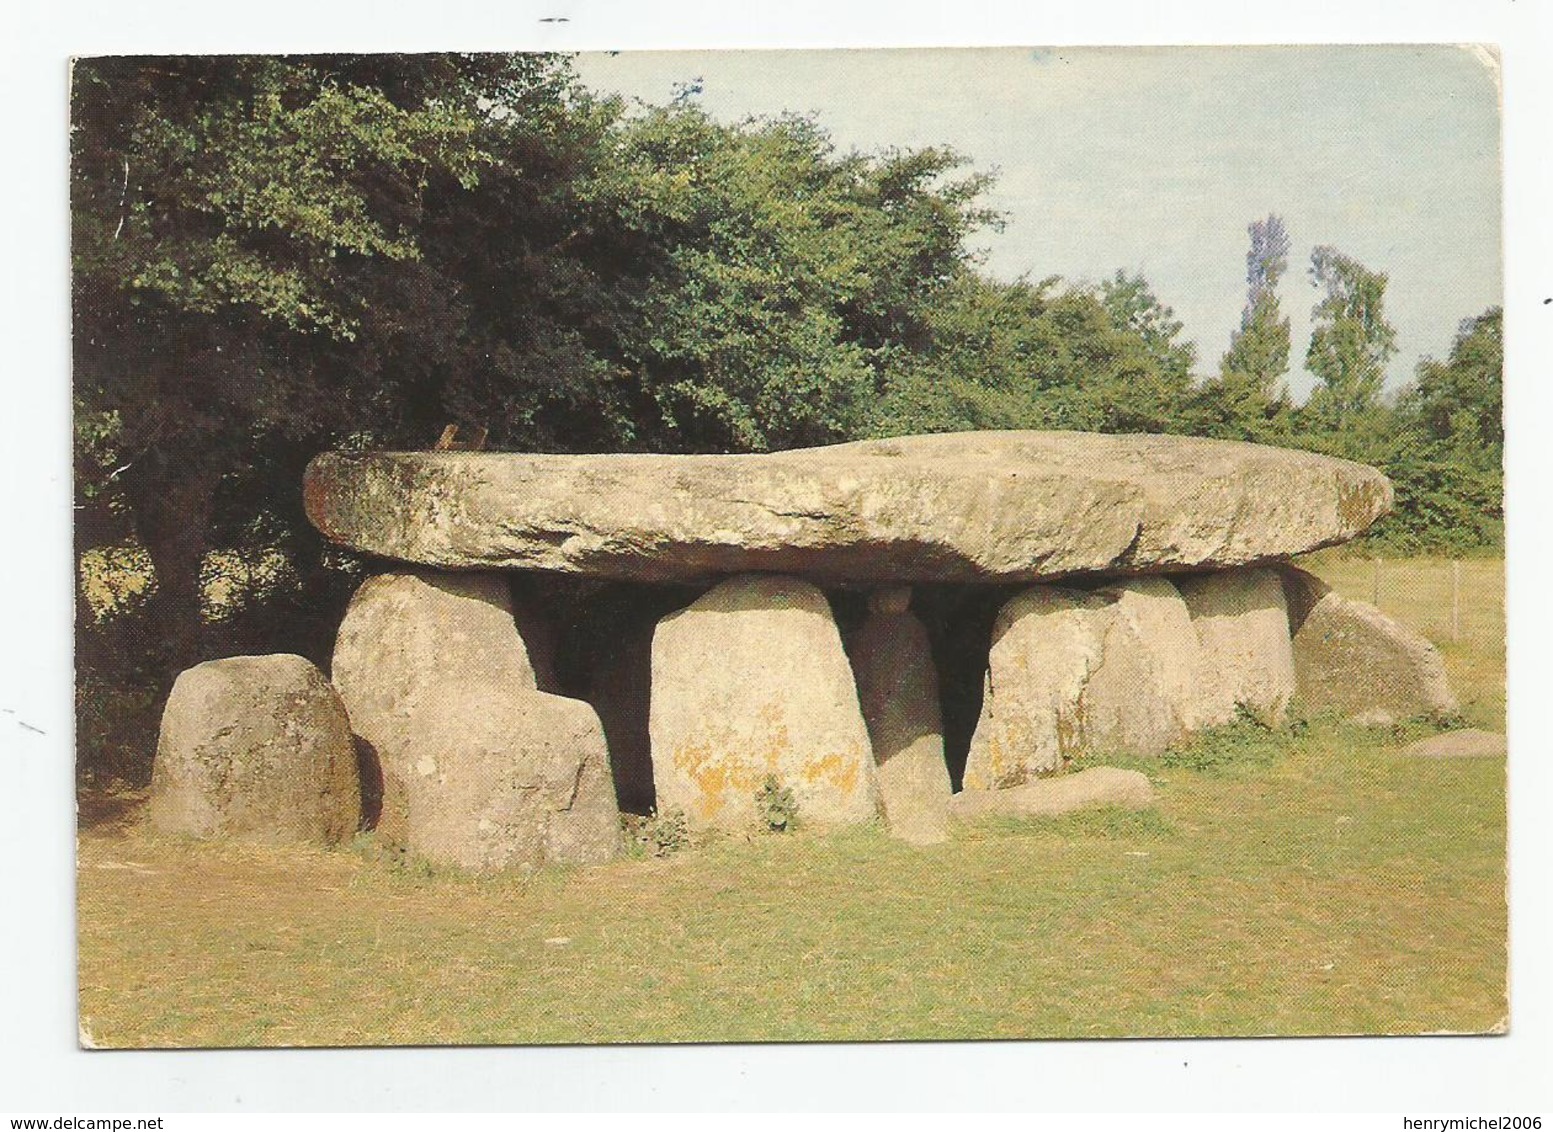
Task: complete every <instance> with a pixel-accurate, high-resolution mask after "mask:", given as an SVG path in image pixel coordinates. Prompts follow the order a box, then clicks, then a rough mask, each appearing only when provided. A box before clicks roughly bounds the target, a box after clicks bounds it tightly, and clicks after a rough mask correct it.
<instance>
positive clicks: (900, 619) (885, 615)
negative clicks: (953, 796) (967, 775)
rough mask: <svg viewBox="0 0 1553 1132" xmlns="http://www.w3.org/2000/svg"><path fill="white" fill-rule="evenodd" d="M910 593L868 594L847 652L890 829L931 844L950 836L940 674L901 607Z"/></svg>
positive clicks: (922, 632) (918, 627) (921, 633)
mask: <svg viewBox="0 0 1553 1132" xmlns="http://www.w3.org/2000/svg"><path fill="white" fill-rule="evenodd" d="M910 597H911V593H910V591H909V590H908V589H906V588H905V587H898V588H890V589H886V590H882V591H877V592H876V593H875V594H874V595H872V596H871V598H870V600H869V617H868V620H867V621H865V622H864V623H863V625H862V627H861V628H860V629H859V630H858V631H857V632H856V634H854V635H853V637H852V639H851V640H850V641H849V642H848V644H849V648H848V652H849V654H850V656H851V658H852V670H853V672H854V673H855V674H856V677H857V694H858V701H859V703H860V704H861V706H862V709H863V719H864V721H865V722H866V723H867V724H868V735H869V738H870V739H871V740H872V742H873V752H874V767H875V770H876V772H877V774H878V778H879V795H880V798H881V800H882V802H883V805H884V816H885V820H886V822H887V823H888V824H889V829H890V833H891V834H892V835H893V836H895V837H898V838H900V839H901V840H903V841H909V842H911V843H913V844H916V845H934V844H938V843H939V842H942V841H946V840H948V838H949V796H950V793H951V787H950V783H949V767H948V766H947V765H946V764H945V762H944V728H943V722H942V720H941V719H940V717H939V708H938V673H937V672H936V671H935V669H934V667H933V656H932V651H931V648H930V646H929V643H928V635H927V630H926V629H925V628H924V627H923V625H922V622H920V621H918V620H917V618H916V617H915V616H913V615H912V613H911V612H910V611H909V609H908V608H907V606H908V603H909V601H910Z"/></svg>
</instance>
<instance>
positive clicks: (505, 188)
mask: <svg viewBox="0 0 1553 1132" xmlns="http://www.w3.org/2000/svg"><path fill="white" fill-rule="evenodd" d="M693 93H694V92H693V91H691V90H689V89H688V88H687V91H686V92H685V97H680V98H676V99H675V100H674V103H673V104H672V105H670V106H668V107H665V108H643V107H627V106H625V105H623V104H622V103H620V102H619V101H618V100H612V99H600V98H598V97H597V96H595V95H593V94H591V93H590V92H588V91H586V90H584V89H582V88H581V87H580V86H579V85H578V84H577V82H576V81H575V78H574V76H573V74H572V72H571V70H570V67H569V65H568V63H567V62H566V60H564V59H560V58H557V57H551V56H538V55H519V56H495V55H421V56H359V55H356V56H295V57H286V58H261V57H241V56H237V57H226V58H198V57H185V58H116V59H90V60H84V61H81V62H79V63H78V64H77V65H76V68H75V72H74V78H73V91H72V98H73V122H74V126H73V134H72V168H71V177H72V201H71V203H72V218H73V246H72V254H73V261H74V340H75V357H74V363H75V365H74V380H75V388H74V395H75V406H76V437H75V440H76V443H75V456H76V487H77V491H76V495H77V517H78V521H77V541H78V545H79V548H80V550H82V551H83V552H84V551H86V550H88V549H90V548H93V547H99V546H107V545H112V544H121V543H125V542H130V541H132V542H134V543H137V544H138V545H140V546H142V547H144V548H145V551H146V552H147V553H148V554H149V557H150V561H151V565H152V567H153V568H154V577H155V584H154V586H153V587H152V588H151V590H150V592H149V594H148V595H146V596H145V597H144V599H143V600H142V601H141V604H140V607H139V609H138V610H137V611H133V613H132V615H130V616H123V617H118V618H114V619H111V621H110V622H109V623H103V624H98V623H96V622H95V621H94V619H93V616H92V614H91V611H90V610H89V609H88V608H87V606H86V603H82V612H81V626H80V629H81V633H80V649H79V659H80V665H81V671H82V680H81V686H82V688H83V689H84V688H88V687H95V686H96V684H94V683H93V681H100V680H107V681H108V682H109V683H113V682H114V681H118V683H119V685H123V686H125V687H129V688H131V689H133V690H134V692H135V694H134V695H131V696H129V697H128V700H127V701H126V702H132V703H145V704H154V703H155V702H156V697H155V696H154V695H153V696H146V695H144V694H143V690H144V688H145V687H147V686H155V685H160V686H161V687H162V688H165V686H166V681H167V680H168V678H169V677H170V675H171V674H172V673H174V672H176V671H177V670H178V669H179V668H181V667H183V666H185V665H187V664H188V663H190V662H191V661H193V660H195V659H199V658H202V657H204V656H208V655H214V654H217V653H219V652H227V653H230V652H233V651H239V650H250V651H273V650H275V649H285V650H288V651H295V652H301V653H303V654H305V655H310V656H313V657H315V658H318V659H323V657H324V656H326V655H327V651H328V648H329V643H330V640H331V637H332V631H333V627H334V626H335V625H336V624H338V618H339V613H340V610H341V607H342V605H343V602H344V601H345V599H346V597H347V595H348V593H349V590H350V588H351V587H352V585H353V584H354V580H355V577H356V574H353V573H352V568H353V566H354V565H355V564H354V563H353V561H352V559H351V558H350V556H348V555H342V554H340V553H339V552H335V551H330V550H329V549H328V548H326V547H325V546H324V545H323V544H322V542H321V540H320V539H319V538H318V536H317V535H316V534H315V533H314V532H313V531H312V530H311V528H310V527H309V526H308V524H307V523H306V521H305V519H304V518H303V516H302V513H301V501H300V498H299V496H300V492H299V484H300V479H301V472H302V468H303V467H304V465H305V463H306V461H307V459H308V458H310V457H311V456H312V455H313V454H315V453H316V452H318V451H320V450H322V449H325V448H329V447H336V446H350V445H355V446H362V445H385V446H390V445H391V446H406V447H425V446H427V445H429V444H430V443H431V442H432V441H433V440H435V438H436V437H437V435H438V433H439V432H440V431H441V429H442V427H443V425H445V424H447V423H458V424H463V425H478V426H483V427H486V428H488V429H489V430H490V446H491V447H496V448H512V449H524V450H535V451H565V450H571V451H590V450H594V451H596V450H638V451H670V452H693V451H703V452H704V451H759V450H771V449H780V448H788V447H794V446H801V445H812V444H823V443H829V442H833V441H839V440H845V439H849V438H852V437H858V436H870V435H871V436H881V435H898V434H903V433H912V432H931V431H947V430H954V429H983V428H1064V429H1087V430H1098V431H1156V432H1189V433H1200V434H1204V435H1212V436H1223V437H1232V438H1240V439H1253V440H1262V441H1269V442H1273V443H1283V444H1293V445H1305V446H1310V447H1315V448H1319V449H1321V450H1323V451H1329V452H1336V453H1339V454H1342V455H1346V456H1351V457H1354V458H1357V459H1362V460H1366V461H1369V462H1373V463H1379V464H1381V465H1383V466H1385V467H1386V468H1387V470H1388V471H1389V472H1390V473H1391V474H1392V476H1393V478H1394V479H1395V480H1396V482H1397V485H1398V490H1399V498H1400V500H1401V502H1402V509H1401V513H1400V514H1399V516H1398V517H1397V518H1396V519H1394V520H1392V521H1390V523H1389V525H1388V526H1387V527H1386V528H1385V529H1384V530H1383V532H1382V534H1383V536H1384V537H1386V538H1388V539H1391V540H1393V541H1398V542H1401V543H1406V544H1407V545H1410V546H1415V545H1416V546H1447V545H1449V546H1455V547H1461V546H1468V545H1476V544H1480V543H1484V542H1491V541H1493V540H1494V539H1495V538H1496V537H1497V530H1498V527H1497V523H1498V518H1499V510H1498V508H1499V502H1498V500H1499V471H1498V468H1499V460H1500V452H1501V450H1502V431H1501V429H1500V425H1499V392H1498V390H1499V368H1500V350H1499V325H1500V322H1499V315H1498V312H1497V311H1492V312H1489V313H1488V314H1485V315H1483V316H1482V317H1481V318H1479V319H1476V320H1473V321H1472V322H1471V323H1470V324H1469V325H1468V327H1466V328H1464V330H1463V333H1462V336H1461V338H1459V339H1458V342H1457V344H1456V347H1455V348H1454V349H1453V350H1452V352H1451V356H1450V358H1449V359H1448V360H1447V361H1445V362H1438V363H1437V362H1429V363H1427V364H1426V365H1425V366H1423V367H1421V368H1420V372H1419V380H1418V383H1417V386H1416V387H1415V388H1414V389H1412V390H1410V391H1409V392H1408V393H1407V394H1406V396H1404V397H1403V398H1402V399H1401V400H1400V401H1399V402H1398V404H1397V405H1396V406H1395V407H1391V406H1387V405H1385V404H1383V403H1382V402H1381V401H1380V399H1379V389H1380V380H1381V376H1382V374H1383V369H1384V365H1385V362H1386V359H1387V358H1388V357H1389V356H1390V355H1391V353H1392V352H1393V351H1394V348H1395V347H1394V334H1393V333H1392V331H1391V329H1390V326H1389V324H1388V323H1387V322H1386V320H1385V316H1384V311H1383V299H1384V293H1385V285H1386V279H1385V276H1384V275H1381V274H1379V273H1376V272H1373V271H1371V270H1370V269H1368V268H1366V267H1364V266H1363V265H1361V264H1358V263H1357V262H1356V261H1354V260H1352V259H1351V258H1349V257H1347V256H1344V255H1342V254H1341V253H1339V252H1337V251H1335V250H1333V249H1330V248H1321V249H1317V253H1316V256H1315V257H1314V260H1313V264H1312V278H1313V281H1314V282H1315V283H1316V284H1317V285H1318V286H1319V287H1321V288H1322V289H1323V292H1324V297H1323V298H1322V300H1321V303H1320V305H1319V306H1318V307H1317V310H1316V315H1317V329H1316V335H1315V337H1314V338H1313V340H1312V343H1311V348H1310V352H1309V354H1308V356H1307V365H1308V367H1309V368H1310V370H1311V371H1312V372H1313V373H1314V374H1316V376H1317V377H1318V378H1319V380H1320V382H1321V386H1320V388H1319V389H1318V390H1317V392H1316V395H1315V396H1313V397H1312V398H1311V400H1310V403H1309V404H1308V405H1306V406H1304V407H1301V408H1296V407H1295V406H1293V405H1292V404H1291V403H1290V401H1289V399H1288V397H1287V395H1286V392H1285V391H1284V390H1283V388H1282V375H1283V373H1284V372H1285V371H1286V370H1287V367H1288V358H1289V353H1290V347H1289V323H1288V319H1287V318H1285V317H1283V316H1282V313H1281V311H1280V308H1279V305H1278V298H1277V294H1276V288H1277V285H1278V283H1279V280H1280V277H1281V276H1282V274H1283V273H1284V271H1285V270H1286V267H1287V254H1288V248H1289V239H1288V234H1287V232H1286V231H1284V228H1283V225H1282V222H1281V221H1280V220H1279V219H1278V218H1277V217H1276V216H1269V217H1268V218H1267V219H1266V220H1265V221H1258V222H1256V223H1254V224H1252V225H1251V227H1250V234H1251V238H1252V240H1251V242H1252V246H1251V251H1250V253H1249V254H1248V256H1247V267H1248V271H1247V281H1248V293H1247V304H1246V310H1245V313H1244V315H1243V318H1242V323H1241V327H1240V329H1239V331H1237V333H1236V335H1235V337H1234V339H1233V341H1232V342H1231V344H1230V348H1229V351H1228V352H1227V353H1226V354H1225V355H1224V357H1223V359H1222V361H1221V364H1220V372H1219V374H1218V375H1217V376H1215V377H1214V378H1211V379H1209V380H1206V381H1198V380H1197V379H1196V378H1194V376H1193V368H1194V366H1195V364H1196V358H1195V357H1194V353H1193V350H1192V348H1191V346H1190V345H1189V344H1187V343H1185V342H1183V341H1182V340H1181V339H1180V333H1181V329H1182V328H1181V324H1180V322H1179V321H1177V320H1176V319H1175V318H1174V316H1173V314H1172V312H1171V310H1170V308H1169V307H1168V306H1166V305H1165V304H1164V303H1162V302H1161V301H1160V299H1159V297H1158V296H1156V295H1155V293H1154V292H1153V291H1152V289H1151V288H1150V286H1149V284H1148V282H1147V281H1146V280H1145V279H1144V278H1142V277H1141V276H1137V275H1129V274H1127V273H1125V272H1120V271H1118V272H1117V273H1116V274H1115V275H1114V276H1113V277H1111V278H1109V279H1106V280H1105V281H1104V282H1102V283H1101V284H1099V285H1083V284H1075V283H1071V282H1065V281H1063V280H1061V279H1058V278H1055V277H1054V278H1048V279H1044V280H1040V281H1032V280H1030V279H1020V280H1017V281H1014V282H1002V281H998V280H995V279H992V278H990V277H989V276H988V275H986V274H985V273H983V272H982V271H980V270H979V268H978V265H977V263H976V261H975V258H974V256H973V255H972V254H971V253H970V252H969V251H968V239H969V238H970V237H971V236H972V235H973V234H974V233H975V232H976V231H977V230H978V229H980V228H982V227H984V226H996V225H997V224H999V223H1000V222H1001V220H1000V218H999V217H998V216H996V215H994V214H993V213H991V212H989V211H988V210H987V209H986V208H985V207H984V206H983V204H982V203H981V198H982V194H983V191H984V190H985V188H986V187H987V183H988V178H987V177H985V176H983V175H980V174H976V173H967V172H965V171H964V170H963V167H962V166H963V163H962V161H961V159H960V158H959V157H958V156H957V155H956V154H954V153H953V152H951V151H949V150H947V149H942V148H928V149H923V150H916V151H887V152H883V153H880V154H876V155H863V154H857V153H839V152H837V151H836V150H835V149H834V148H833V146H832V144H831V142H830V140H829V138H828V137H827V136H826V135H825V133H824V132H823V131H822V130H821V129H819V128H818V127H817V126H816V125H815V124H814V123H813V122H812V121H810V120H808V119H805V118H799V117H784V118H778V119H762V120H752V121H746V122H742V123H738V124H735V125H727V124H721V123H718V122H716V121H714V120H712V119H711V118H710V117H708V116H707V115H706V114H704V113H703V112H702V111H700V110H699V109H698V108H697V107H696V106H695V105H694V103H693V100H692V98H691V97H690V95H691V94H693ZM220 549H230V550H233V551H236V552H239V553H240V554H243V555H252V554H254V553H256V552H259V551H269V552H270V553H272V554H274V555H278V556H279V557H280V559H281V560H283V561H284V562H285V563H287V567H286V569H285V570H284V571H282V572H281V575H278V576H277V577H276V578H273V579H271V581H270V582H269V583H266V585H267V586H268V589H266V590H265V591H264V592H263V593H261V594H260V595H259V596H260V597H261V598H262V599H263V600H261V601H259V602H257V603H251V604H250V606H249V607H248V609H247V611H246V612H244V611H242V610H237V611H235V612H231V613H230V615H229V616H226V617H224V619H219V620H217V619H215V618H213V617H211V616H209V615H207V616H206V617H204V618H202V617H201V615H200V608H201V572H202V570H203V571H205V572H206V581H207V582H208V581H209V577H208V574H209V571H210V569H211V568H212V567H211V563H212V556H211V552H212V551H215V550H220ZM261 588H262V587H261ZM131 604H133V603H131ZM207 614H208V610H207ZM86 694H88V693H84V692H83V695H86ZM90 696H91V698H92V700H93V702H94V703H99V702H101V701H102V697H101V696H100V695H97V694H96V693H91V694H90ZM147 710H150V709H149V708H148V709H147ZM94 718H95V717H94ZM100 730H103V731H104V733H105V734H106V733H107V731H110V730H112V728H108V727H107V726H106V724H105V725H104V728H101V729H100Z"/></svg>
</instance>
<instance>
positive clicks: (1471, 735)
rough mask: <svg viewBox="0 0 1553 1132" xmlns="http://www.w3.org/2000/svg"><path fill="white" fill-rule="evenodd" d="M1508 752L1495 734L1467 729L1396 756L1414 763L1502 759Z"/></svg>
mask: <svg viewBox="0 0 1553 1132" xmlns="http://www.w3.org/2000/svg"><path fill="white" fill-rule="evenodd" d="M1508 749H1509V748H1508V746H1507V744H1506V742H1505V737H1504V736H1503V735H1501V734H1500V733H1499V732H1497V731H1479V730H1478V729H1477V728H1475V727H1467V728H1463V729H1462V730H1460V731H1446V732H1444V733H1442V734H1439V735H1431V736H1429V738H1427V739H1420V740H1418V741H1417V742H1416V743H1409V744H1408V745H1407V746H1405V747H1403V748H1402V749H1401V750H1400V751H1398V752H1397V753H1398V754H1399V755H1403V756H1406V757H1408V758H1418V759H1502V758H1504V757H1505V752H1506V751H1507V750H1508Z"/></svg>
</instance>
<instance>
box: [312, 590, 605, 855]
mask: <svg viewBox="0 0 1553 1132" xmlns="http://www.w3.org/2000/svg"><path fill="white" fill-rule="evenodd" d="M333 676H334V682H335V686H336V687H337V688H339V691H340V696H341V698H342V699H343V700H344V701H345V706H346V708H347V710H348V711H349V712H350V719H351V725H352V727H353V728H354V730H355V732H356V735H357V736H358V737H359V738H360V739H361V740H362V741H363V742H364V743H366V744H367V745H368V746H369V748H370V750H371V753H372V755H373V756H374V757H375V758H376V760H377V762H378V763H379V764H380V766H381V768H382V777H383V810H382V817H381V818H380V820H379V823H378V830H379V832H380V834H381V835H382V836H383V838H384V840H386V841H388V842H389V843H391V844H395V845H400V846H403V847H405V848H407V849H409V850H410V851H412V852H414V853H416V854H418V855H421V856H424V857H426V858H428V859H430V860H432V861H435V862H440V863H444V864H451V865H456V866H458V867H460V868H467V869H475V870H490V869H499V868H508V867H522V868H535V867H538V866H540V865H542V864H545V863H551V862H554V863H589V862H593V861H598V860H603V859H606V858H608V857H610V856H612V855H613V854H614V853H615V852H616V851H617V849H618V841H619V829H618V825H619V811H618V810H617V808H616V806H615V798H614V788H613V786H612V785H611V783H610V778H609V758H608V753H607V750H606V747H605V743H604V734H603V730H602V728H601V727H600V726H599V722H598V717H597V716H596V715H595V714H594V713H593V710H592V709H591V708H589V707H588V705H586V704H584V703H582V702H581V701H578V700H571V699H566V698H564V697H561V696H555V695H550V694H547V693H545V692H541V691H539V690H538V688H537V686H536V677H535V672H534V668H533V665H532V664H531V663H530V661H529V658H528V651H527V648H526V646H525V644H524V642H523V638H522V637H521V635H520V634H519V632H518V628H517V625H516V624H515V622H514V619H513V612H512V605H511V599H510V597H509V594H508V591H507V585H506V581H505V580H504V579H503V578H501V577H500V576H499V575H478V574H444V573H440V572H437V571H430V570H427V571H417V572H413V573H411V572H406V573H397V574H384V575H380V576H378V577H375V578H371V579H369V580H368V581H367V582H365V583H363V585H362V586H361V588H360V589H359V590H357V592H356V595H355V597H354V598H352V600H351V604H350V607H349V609H347V611H346V614H345V620H344V622H343V623H342V624H341V626H340V633H339V637H338V638H337V640H336V643H335V650H334V662H333Z"/></svg>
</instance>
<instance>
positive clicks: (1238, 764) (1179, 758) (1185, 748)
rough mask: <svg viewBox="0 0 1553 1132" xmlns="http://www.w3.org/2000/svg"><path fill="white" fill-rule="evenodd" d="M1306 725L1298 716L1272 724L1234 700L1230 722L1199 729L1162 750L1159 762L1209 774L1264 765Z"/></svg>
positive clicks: (1272, 761) (1284, 749)
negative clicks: (1233, 713) (1278, 723)
mask: <svg viewBox="0 0 1553 1132" xmlns="http://www.w3.org/2000/svg"><path fill="white" fill-rule="evenodd" d="M1306 727H1307V725H1306V723H1305V721H1304V720H1301V719H1294V720H1291V721H1290V722H1288V723H1286V724H1284V725H1282V726H1277V727H1275V726H1272V725H1269V724H1268V723H1266V722H1265V721H1263V720H1262V719H1261V718H1260V717H1259V716H1258V715H1257V714H1256V712H1255V711H1253V710H1252V709H1251V708H1249V707H1247V706H1246V705H1245V704H1237V705H1236V707H1235V719H1234V721H1233V722H1230V723H1226V724H1224V725H1223V726H1220V727H1210V728H1208V729H1207V730H1205V731H1202V732H1199V733H1198V734H1196V735H1194V736H1192V738H1190V739H1189V740H1187V741H1186V742H1185V743H1184V744H1182V745H1181V746H1179V747H1174V748H1172V749H1170V750H1169V751H1166V752H1165V754H1164V755H1163V756H1162V757H1161V759H1160V762H1161V763H1163V764H1164V765H1165V766H1167V767H1172V768H1175V769H1182V770H1197V771H1204V772H1207V773H1210V774H1212V773H1231V772H1233V771H1235V770H1239V769H1242V768H1253V767H1264V766H1268V765H1270V764H1272V763H1274V762H1277V761H1278V759H1279V758H1280V757H1282V755H1283V754H1284V753H1285V752H1287V751H1288V749H1289V745H1290V743H1291V742H1292V741H1293V740H1294V739H1295V738H1297V737H1298V736H1300V735H1302V734H1304V732H1305V730H1306Z"/></svg>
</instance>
